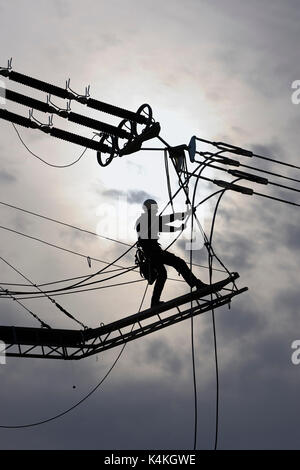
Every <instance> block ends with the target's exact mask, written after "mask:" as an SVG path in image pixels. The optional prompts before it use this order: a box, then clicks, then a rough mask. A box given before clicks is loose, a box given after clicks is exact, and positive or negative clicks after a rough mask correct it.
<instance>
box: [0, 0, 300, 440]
mask: <svg viewBox="0 0 300 470" xmlns="http://www.w3.org/2000/svg"><path fill="white" fill-rule="evenodd" d="M299 25H300V6H299V2H298V1H297V0H285V1H283V0H282V1H279V0H272V1H271V0H259V1H258V0H253V1H251V2H248V1H246V0H240V1H238V0H223V1H221V0H210V1H208V0H207V1H205V0H197V1H196V0H185V1H182V2H180V1H178V0H173V1H171V0H165V1H164V2H161V1H158V0H153V1H152V2H146V1H144V0H140V1H137V0H127V1H120V0H110V1H109V2H108V1H103V0H98V1H95V0H86V1H85V2H80V1H78V0H72V1H71V0H50V1H49V0H48V1H45V0H40V1H34V0H28V1H26V2H23V1H17V0H11V1H10V2H7V1H1V0H0V26H1V27H0V51H1V54H0V65H1V66H6V63H7V59H8V58H10V57H13V69H14V70H15V71H18V72H21V73H25V74H27V75H30V76H33V77H36V78H39V79H41V80H45V81H48V82H50V83H53V84H56V85H59V86H64V85H65V81H66V79H68V78H71V87H72V88H73V89H74V90H76V91H77V92H78V93H83V92H84V88H85V86H87V85H89V84H90V85H91V96H92V97H94V98H98V99H100V100H103V101H106V102H109V103H112V104H116V105H118V106H121V107H124V108H126V109H130V110H133V111H134V110H136V109H137V108H138V107H139V106H140V105H141V104H142V103H149V104H151V106H152V108H153V113H154V118H155V119H156V120H157V121H159V122H160V124H161V128H162V131H161V135H162V137H164V138H165V139H166V140H167V141H168V142H170V144H171V145H179V144H184V143H188V142H189V140H190V138H191V136H192V135H197V136H200V137H203V138H205V139H210V140H214V141H218V140H222V141H225V142H230V143H234V144H236V145H239V146H242V147H245V148H250V149H252V150H255V151H256V152H257V153H260V154H263V155H266V156H272V157H275V158H277V159H279V160H282V161H287V162H292V163H294V164H296V165H298V164H299V144H300V141H299V125H300V105H299V106H297V105H295V104H292V101H291V94H292V89H291V84H292V82H293V81H294V80H297V79H300V67H299V64H300V57H299V47H298V46H299V44H298V42H299V32H300V31H299V30H300V26H299ZM5 84H6V85H7V86H8V87H9V88H10V89H13V90H17V91H18V92H20V93H25V92H26V93H28V94H29V95H30V96H34V97H38V98H39V99H43V100H44V99H45V95H44V94H43V93H41V92H35V91H34V90H30V89H29V88H26V87H23V86H22V85H18V84H16V83H13V82H8V81H7V82H5ZM53 100H54V102H55V103H56V104H57V105H60V106H63V105H64V104H65V103H63V102H62V101H61V100H59V99H56V98H53ZM6 107H7V109H10V110H12V111H15V112H19V114H22V115H24V116H27V109H26V108H22V107H21V106H16V105H14V104H13V103H9V102H7V104H6ZM72 110H74V111H76V112H83V113H84V114H86V115H89V116H92V117H95V118H97V117H98V118H100V119H103V120H104V119H105V120H106V121H107V122H111V123H115V124H116V123H118V122H119V120H118V119H116V118H113V117H111V116H107V115H102V114H101V115H100V114H99V113H97V112H96V111H92V110H89V109H88V108H83V107H82V106H80V105H79V104H77V103H75V104H72ZM35 116H36V117H37V118H38V119H40V120H41V121H43V122H47V118H46V116H45V115H42V114H39V113H38V112H36V113H35ZM54 124H55V125H56V126H57V127H60V128H64V129H68V130H70V131H73V132H75V131H78V132H80V133H81V135H85V136H87V137H90V138H91V137H92V135H93V134H92V132H91V131H90V130H89V129H87V128H80V127H79V126H72V125H71V124H70V123H68V122H64V121H63V120H62V119H60V118H59V117H55V118H54ZM0 132H1V140H0V157H1V167H0V183H1V184H0V202H6V203H10V204H14V205H16V206H19V207H23V208H25V209H28V210H32V211H35V212H38V213H41V214H44V215H46V216H48V217H52V218H56V219H59V220H63V221H65V222H67V223H69V224H74V225H77V226H80V227H83V228H86V229H88V230H90V231H96V230H98V232H99V233H102V230H101V229H103V232H104V231H106V230H107V215H106V214H107V210H114V211H116V210H118V207H120V205H121V207H122V204H123V203H124V198H125V197H127V201H128V205H127V209H126V210H127V212H125V211H124V210H121V215H120V219H119V221H120V222H119V228H120V226H121V231H120V232H119V233H117V236H116V237H115V238H118V239H119V240H121V241H123V242H126V243H131V242H133V241H134V240H135V233H134V228H133V226H134V221H135V219H136V218H137V216H138V215H139V212H140V204H141V203H142V202H143V200H144V198H145V197H148V196H151V197H154V198H156V199H157V200H158V202H159V203H160V204H163V203H165V202H166V201H167V200H168V196H167V195H168V193H167V185H166V178H165V173H164V160H163V153H161V152H139V153H137V154H133V155H130V156H126V157H123V158H122V159H121V158H117V159H115V160H114V161H113V162H112V163H111V165H109V166H108V167H107V168H101V167H100V166H99V165H98V163H97V160H96V155H95V152H93V151H88V152H87V153H86V155H85V156H84V157H83V158H82V159H81V160H80V162H79V163H78V164H76V165H74V166H72V167H70V168H67V169H55V168H51V167H49V166H46V165H44V164H43V163H41V162H40V161H39V160H37V159H36V158H34V157H33V156H31V155H30V154H29V153H28V152H27V151H26V149H25V148H24V147H23V146H22V144H21V143H20V141H19V140H18V137H17V135H16V133H15V131H14V129H13V128H12V126H11V125H10V124H9V123H8V122H4V121H2V122H0ZM20 133H21V135H22V138H23V139H24V141H25V142H26V144H27V145H28V146H29V147H30V149H31V150H32V151H33V152H35V153H36V154H38V155H39V156H41V157H42V158H44V159H45V160H47V161H48V162H50V163H52V164H60V165H62V164H67V163H70V162H72V161H73V160H74V159H75V158H76V157H78V156H79V155H80V153H81V151H82V149H81V148H80V147H78V146H76V145H72V144H67V143H65V142H62V141H59V140H56V139H54V138H52V137H50V136H47V135H45V134H43V133H39V132H38V131H32V130H27V129H22V128H20ZM153 144H155V145H158V146H159V142H157V143H156V142H153ZM240 160H241V161H242V160H243V163H246V164H249V165H255V166H257V167H260V168H265V169H267V170H268V171H274V172H277V173H282V174H285V175H288V176H290V177H293V178H296V179H298V178H299V176H300V171H299V170H296V169H295V170H293V171H289V169H288V168H284V167H283V166H280V165H276V164H273V165H272V164H270V163H268V162H263V161H262V160H258V159H255V158H253V159H251V160H250V159H246V157H240ZM191 168H193V167H192V166H191ZM206 175H207V176H210V177H211V176H213V177H215V178H221V179H222V178H224V179H225V177H226V175H225V176H224V174H221V173H220V172H212V171H207V172H206ZM270 180H272V181H274V182H277V183H281V184H282V183H283V184H287V185H289V186H293V183H292V182H288V181H284V180H280V179H276V177H273V178H272V177H270ZM171 183H172V188H173V189H177V178H176V177H175V176H174V174H172V178H171ZM245 185H246V184H245ZM248 186H251V187H253V188H254V189H255V190H256V191H259V192H262V193H266V194H269V195H272V196H277V197H281V198H284V199H289V200H292V201H295V202H299V203H300V198H299V197H298V198H297V193H295V192H294V193H293V192H291V191H287V190H284V189H280V188H276V187H275V186H268V187H267V186H260V187H259V186H257V185H254V184H253V185H251V184H249V183H248ZM294 186H295V187H296V183H294ZM214 190H216V187H215V186H213V185H208V184H206V183H205V184H202V183H201V184H199V186H198V193H197V200H198V201H199V200H201V197H204V195H206V194H208V193H210V192H212V191H214ZM122 201H123V202H122ZM123 207H124V206H123ZM176 208H178V209H184V198H182V197H181V198H179V199H178V201H176ZM212 208H213V206H212V205H208V206H206V208H205V210H203V211H202V212H201V213H200V218H201V221H202V223H203V226H204V228H205V229H208V228H209V222H210V221H211V216H212ZM0 213H1V226H5V227H9V228H12V229H15V230H18V231H21V232H24V233H26V234H28V235H31V236H35V237H40V238H42V239H43V240H46V241H48V242H50V243H54V244H57V245H60V246H62V247H66V248H68V249H70V250H73V251H77V252H80V253H82V254H84V255H86V256H90V257H95V258H99V259H102V260H106V261H108V262H109V261H112V260H113V259H115V258H116V257H117V256H119V255H120V254H121V253H122V252H123V251H124V246H121V245H117V244H114V243H112V242H109V241H105V240H103V239H99V238H97V237H93V236H89V235H86V234H82V233H80V232H76V231H74V230H71V229H68V228H65V227H62V226H59V225H54V224H52V223H50V222H47V221H42V220H40V219H36V218H34V217H32V216H29V215H25V214H23V213H21V212H18V211H14V210H12V209H8V208H7V207H4V206H1V204H0ZM299 221H300V216H299V210H298V208H296V207H292V206H288V205H284V204H281V203H279V202H278V203H276V202H275V201H271V200H268V199H263V198H259V197H258V196H257V197H254V196H253V197H250V196H244V195H241V194H237V193H230V194H229V193H228V194H226V196H225V197H224V199H223V202H222V203H221V207H220V211H219V214H218V218H217V224H216V232H215V238H214V249H215V251H216V252H217V253H218V255H219V256H220V257H221V259H222V260H223V261H224V262H225V263H226V265H227V266H228V268H229V269H230V270H231V271H238V272H239V274H240V280H239V283H238V285H239V286H240V287H243V286H248V287H249V292H247V293H245V294H243V295H242V296H240V297H238V298H236V299H235V300H234V301H233V303H232V308H231V310H228V308H227V307H224V308H221V309H220V310H217V311H216V326H217V338H218V352H219V367H220V428H219V448H220V449H255V448H256V449H282V448H283V449H288V448H292V449H296V448H299V440H300V431H299V424H298V415H299V411H300V410H299V399H298V398H299V385H300V380H299V374H300V365H299V366H295V365H293V364H292V362H291V354H292V349H291V343H292V342H293V341H294V340H296V339H300V322H299V315H300V312H299V262H300V255H299V247H300V229H299ZM115 228H116V227H109V230H110V231H111V232H110V234H111V235H113V234H115ZM0 232H1V248H0V256H1V257H3V258H5V259H6V260H7V261H9V262H10V263H11V264H13V265H14V266H16V267H17V268H18V269H20V270H21V271H22V272H24V274H26V275H27V276H28V277H29V278H30V279H32V280H33V282H35V283H41V282H50V281H53V280H57V279H63V278H67V277H72V276H80V275H84V274H90V273H91V272H94V271H96V270H97V269H99V268H100V267H103V264H101V263H99V262H98V263H97V262H96V261H93V262H92V268H91V269H90V268H89V267H88V264H87V261H86V259H85V258H83V257H80V256H75V255H72V254H68V253H65V252H62V251H58V250H55V249H54V248H50V247H47V246H45V245H42V244H39V243H37V242H34V241H32V240H29V239H24V238H22V237H20V236H17V235H15V234H12V233H10V232H7V231H5V230H3V229H0ZM163 243H166V240H165V239H164V240H163ZM164 246H166V245H164ZM172 250H173V252H174V253H177V254H179V255H180V256H183V257H185V258H186V259H188V253H187V252H186V250H185V249H184V243H183V242H182V241H181V242H178V243H176V244H175V245H174V246H173V247H172ZM194 256H195V260H197V261H201V262H202V263H203V264H206V263H207V259H206V253H205V251H204V250H200V251H199V252H195V253H194ZM122 262H123V265H125V266H127V265H128V266H130V265H132V264H133V262H134V258H133V255H130V256H128V257H127V258H126V259H125V260H122ZM195 272H196V274H197V275H198V276H199V277H201V279H203V280H204V281H207V270H205V269H200V268H196V270H195ZM168 273H169V275H170V277H173V278H175V279H176V278H177V274H176V272H175V271H173V270H172V269H171V268H169V269H168ZM117 279H120V278H117ZM134 279H138V276H137V275H136V274H130V275H128V276H127V277H125V278H124V281H125V280H134ZM0 281H1V282H18V283H20V282H23V280H22V278H20V276H18V275H17V274H16V273H14V272H13V271H12V270H11V269H9V268H8V267H7V266H6V265H5V264H4V263H3V264H1V279H0ZM121 281H122V279H121ZM144 289H145V284H144V283H143V282H141V283H138V284H136V285H135V284H132V285H131V286H124V287H119V288H117V289H115V288H108V289H103V290H97V291H94V292H92V293H82V294H74V295H66V296H61V297H58V298H57V299H58V300H59V302H60V303H61V304H62V305H63V306H64V307H65V308H67V309H68V310H69V311H70V312H72V313H73V314H74V315H75V316H76V317H77V318H78V319H80V320H81V321H82V322H84V323H86V324H88V325H89V326H91V327H95V326H98V325H99V324H100V323H101V322H104V323H109V322H110V321H113V320H117V319H119V318H122V317H125V316H127V315H129V314H132V313H135V312H137V311H138V308H139V304H140V301H141V298H142V295H143V292H144ZM151 289H152V288H150V289H148V291H149V292H148V293H147V296H146V299H145V304H144V305H145V307H146V306H148V305H149V303H150V295H151ZM187 291H188V287H187V286H186V285H185V284H184V283H180V282H176V281H172V280H169V281H168V282H167V285H166V288H165V290H164V293H163V296H162V298H163V299H164V300H167V299H170V298H172V297H175V296H176V295H179V294H181V293H184V292H187ZM0 301H1V309H0V312H1V313H0V318H1V321H0V323H1V324H2V325H15V326H35V327H38V326H39V324H38V323H37V322H35V320H34V319H33V318H32V317H30V316H29V315H28V314H27V313H26V312H25V311H24V310H23V309H21V308H19V307H18V306H17V305H15V303H13V302H12V301H8V300H3V299H2V300H0ZM24 302H25V301H24ZM26 305H27V306H28V307H29V308H31V310H32V311H33V312H35V313H37V314H38V315H39V316H40V317H41V318H42V319H43V320H45V321H46V322H48V323H49V324H51V326H54V327H57V328H59V327H62V328H76V327H77V325H76V324H74V323H73V322H71V321H70V320H69V319H68V318H65V317H63V316H62V315H61V313H60V312H59V311H58V310H56V309H55V308H54V307H53V305H52V304H51V302H49V300H47V299H37V300H28V301H26ZM195 353H196V373H197V380H198V400H199V403H198V411H199V416H198V423H199V428H198V443H197V447H198V448H199V449H210V448H212V446H213V438H214V417H215V391H216V382H215V369H214V355H213V336H212V321H211V315H210V313H207V314H205V315H203V316H201V317H199V318H197V317H196V320H195ZM117 354H118V350H117V349H116V350H111V351H107V352H105V353H103V354H101V355H99V356H98V357H95V356H92V357H91V358H90V359H84V360H82V361H79V362H76V363H75V364H73V363H69V362H67V363H66V362H63V361H61V362H60V361H50V360H49V361H46V360H42V359H34V360H30V359H18V358H17V359H12V358H8V359H7V364H6V365H0V376H1V387H0V407H1V420H0V425H14V424H16V425H18V424H26V423H28V422H29V423H30V422H34V421H38V420H40V419H46V418H48V417H51V416H52V415H55V414H57V413H59V412H61V411H63V410H65V409H66V408H68V407H70V406H71V405H73V404H74V403H75V402H76V401H78V400H79V399H80V398H82V397H83V396H84V395H85V394H86V393H87V392H88V391H89V390H90V389H91V388H93V386H95V385H96V383H97V382H99V381H100V379H101V378H102V377H103V376H104V375H105V374H106V372H107V370H108V369H109V367H110V366H111V364H112V363H113V361H114V359H115V357H116V355H117ZM73 385H76V388H75V389H74V388H73ZM193 406H194V404H193V384H192V360H191V342H190V322H189V321H185V322H182V323H180V324H178V325H176V326H172V327H170V328H167V329H165V330H162V331H161V332H157V333H155V334H153V335H149V336H147V337H145V338H143V339H139V340H137V341H134V342H132V343H130V344H128V345H127V346H126V349H125V351H124V354H123V356H122V358H121V359H120V361H119V362H118V364H117V366H116V368H115V369H114V370H113V372H112V373H111V375H110V376H109V378H108V379H107V380H106V381H105V382H104V384H103V386H102V387H101V388H100V389H99V390H98V391H97V393H96V394H94V395H93V396H92V397H91V398H90V399H89V400H88V401H86V402H85V403H84V404H83V405H82V406H80V407H79V408H77V409H76V410H74V411H73V412H71V413H69V414H68V415H66V416H65V417H63V418H61V419H59V420H56V421H53V422H51V423H49V424H45V425H43V426H40V427H36V428H30V429H25V430H1V429H0V447H1V448H2V449H164V448H165V449H190V448H192V445H193Z"/></svg>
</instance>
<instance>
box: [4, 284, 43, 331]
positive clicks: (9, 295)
mask: <svg viewBox="0 0 300 470" xmlns="http://www.w3.org/2000/svg"><path fill="white" fill-rule="evenodd" d="M0 290H1V291H2V292H4V293H5V294H6V295H7V296H8V298H10V299H12V300H14V301H15V302H16V303H17V304H19V305H20V306H21V307H22V308H24V310H26V312H28V313H29V314H30V315H31V316H32V317H33V318H35V319H36V320H37V321H38V322H39V323H40V325H41V327H42V328H47V329H48V330H51V326H50V325H48V324H47V323H45V322H44V321H43V320H41V319H40V318H39V317H38V315H37V314H36V313H33V312H32V311H31V310H29V308H27V307H26V305H24V304H22V302H20V301H19V300H18V299H16V298H15V297H14V296H13V295H11V294H10V293H9V292H8V290H6V289H3V287H2V286H0Z"/></svg>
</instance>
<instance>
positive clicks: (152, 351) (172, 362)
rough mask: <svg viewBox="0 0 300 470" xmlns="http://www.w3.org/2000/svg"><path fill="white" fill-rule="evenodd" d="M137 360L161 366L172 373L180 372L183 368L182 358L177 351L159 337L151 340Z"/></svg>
mask: <svg viewBox="0 0 300 470" xmlns="http://www.w3.org/2000/svg"><path fill="white" fill-rule="evenodd" d="M139 360H144V361H146V363H147V364H153V365H156V366H157V367H161V368H163V370H165V371H166V372H169V373H170V372H171V373H172V374H180V372H181V370H182V368H183V358H180V357H179V356H178V352H177V351H176V350H174V349H173V348H171V347H170V346H169V345H168V344H167V343H166V342H164V341H162V340H159V339H156V340H153V341H151V343H150V344H149V345H148V347H147V349H146V350H145V352H144V353H143V357H142V358H140V359H139Z"/></svg>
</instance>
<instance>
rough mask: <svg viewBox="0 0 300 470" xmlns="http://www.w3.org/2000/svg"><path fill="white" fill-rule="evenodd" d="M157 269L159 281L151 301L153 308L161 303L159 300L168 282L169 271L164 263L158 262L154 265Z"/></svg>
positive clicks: (156, 282)
mask: <svg viewBox="0 0 300 470" xmlns="http://www.w3.org/2000/svg"><path fill="white" fill-rule="evenodd" d="M153 265H154V266H155V269H156V270H157V279H156V281H155V285H154V289H153V294H152V299H151V307H154V306H155V305H157V304H158V303H159V299H160V296H161V293H162V290H163V288H164V285H165V282H166V280H167V270H166V268H165V267H164V265H163V264H162V263H159V262H156V263H153Z"/></svg>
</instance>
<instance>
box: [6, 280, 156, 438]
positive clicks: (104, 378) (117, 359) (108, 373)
mask: <svg viewBox="0 0 300 470" xmlns="http://www.w3.org/2000/svg"><path fill="white" fill-rule="evenodd" d="M148 285H149V284H148V283H147V286H146V288H145V291H144V294H143V297H142V300H141V303H140V307H139V312H140V311H141V309H142V306H143V303H144V300H145V297H146V293H147V289H148ZM134 327H135V323H134V324H133V325H132V328H131V332H132V331H133V328H134ZM127 342H128V340H127V341H126V342H125V343H124V344H123V346H122V348H121V350H120V352H119V353H118V355H117V357H116V359H115V360H114V362H113V364H112V365H111V367H110V368H109V370H108V371H107V373H106V374H105V375H104V377H103V378H102V379H101V380H100V382H99V383H98V384H97V385H96V386H95V387H94V388H92V390H91V391H90V392H89V393H88V394H87V395H85V396H84V397H83V398H82V399H81V400H79V401H78V402H77V403H75V405H73V406H71V407H70V408H68V409H67V410H65V411H63V412H61V413H58V414H57V415H55V416H52V417H51V418H48V419H44V420H40V421H36V422H35V423H28V424H20V425H15V426H14V425H0V429H24V428H32V427H35V426H41V425H42V424H46V423H50V422H51V421H54V420H56V419H58V418H61V417H62V416H65V415H66V414H68V413H70V412H71V411H73V410H74V409H75V408H77V407H78V406H79V405H81V404H82V403H84V402H85V401H86V400H87V399H88V398H89V397H90V396H92V395H93V394H94V393H95V392H96V391H97V390H98V389H99V387H100V386H101V385H102V384H103V383H104V381H105V380H106V379H107V377H108V376H109V375H110V373H111V372H112V370H113V369H114V367H115V366H116V364H117V363H118V361H119V359H120V358H121V356H122V354H123V352H124V349H125V347H126V345H127Z"/></svg>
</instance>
